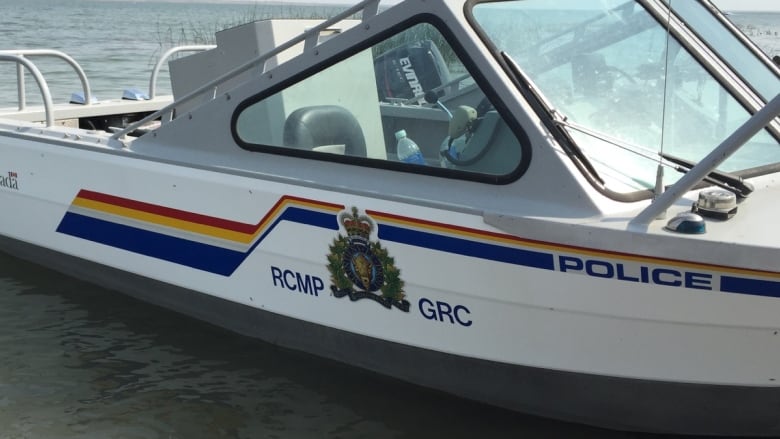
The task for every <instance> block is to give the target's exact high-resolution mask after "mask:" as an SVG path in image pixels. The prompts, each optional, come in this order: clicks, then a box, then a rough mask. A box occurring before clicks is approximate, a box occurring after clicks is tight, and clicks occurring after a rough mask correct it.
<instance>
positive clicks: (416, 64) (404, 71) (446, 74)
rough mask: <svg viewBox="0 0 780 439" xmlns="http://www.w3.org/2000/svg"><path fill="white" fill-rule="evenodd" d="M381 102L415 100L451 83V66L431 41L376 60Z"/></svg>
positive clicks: (407, 46)
mask: <svg viewBox="0 0 780 439" xmlns="http://www.w3.org/2000/svg"><path fill="white" fill-rule="evenodd" d="M374 74H375V75H376V85H377V92H378V94H379V99H380V100H383V101H388V100H392V99H404V100H406V99H412V98H415V97H418V96H420V97H421V96H422V95H424V94H425V91H426V90H430V89H433V88H436V87H438V86H440V85H443V84H446V83H447V82H449V80H450V71H449V69H448V68H447V63H446V62H445V61H444V58H443V57H442V56H441V52H439V48H438V47H436V44H434V43H433V41H431V40H423V41H417V42H413V43H408V44H404V45H402V46H399V47H396V48H393V49H390V50H388V51H386V52H384V53H382V54H381V55H379V56H378V57H376V58H375V59H374Z"/></svg>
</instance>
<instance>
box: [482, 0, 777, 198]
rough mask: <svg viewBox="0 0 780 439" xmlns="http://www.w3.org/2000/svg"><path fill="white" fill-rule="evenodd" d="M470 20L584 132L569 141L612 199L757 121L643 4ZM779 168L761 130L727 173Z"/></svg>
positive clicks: (513, 4) (498, 13)
mask: <svg viewBox="0 0 780 439" xmlns="http://www.w3.org/2000/svg"><path fill="white" fill-rule="evenodd" d="M472 15H473V17H474V21H475V24H476V25H477V26H478V27H479V28H481V31H482V32H483V34H484V35H485V36H486V37H487V38H488V39H490V40H491V42H492V44H493V45H495V46H496V48H497V49H498V50H499V51H502V52H505V53H506V54H507V55H508V56H509V57H510V58H511V59H512V60H514V61H515V62H516V63H517V64H518V66H519V68H520V69H521V70H522V71H523V72H524V73H525V74H526V75H527V76H528V77H529V78H530V79H531V81H533V82H534V84H535V86H536V87H537V88H538V89H539V91H540V92H541V93H542V94H543V95H544V96H545V98H546V99H547V100H548V102H549V103H550V105H552V106H553V107H554V108H555V109H556V110H557V111H558V112H560V113H561V114H562V115H563V116H565V117H566V118H567V119H568V120H569V121H571V122H573V123H574V124H576V125H578V126H581V127H583V128H585V130H574V129H569V132H570V135H571V137H572V138H573V139H574V141H575V142H577V144H578V145H579V146H580V148H581V149H582V150H583V151H584V152H585V154H587V155H588V157H589V159H590V160H591V161H592V162H593V164H594V166H595V167H596V169H597V171H598V172H599V173H600V174H601V176H602V177H604V180H605V181H606V182H607V187H608V188H610V189H612V190H616V191H619V192H630V191H634V190H640V189H648V188H652V187H653V186H654V184H655V178H656V165H657V159H658V157H659V153H661V152H663V153H665V154H669V155H673V156H676V157H680V158H683V159H686V160H688V161H692V162H697V161H699V160H701V159H702V158H703V157H704V156H706V155H707V154H708V153H709V152H710V151H711V150H712V149H714V148H715V147H716V146H717V145H718V144H720V142H721V141H723V140H724V139H725V138H726V137H727V136H728V135H729V134H731V133H732V132H733V131H734V130H735V129H736V128H738V127H739V126H740V125H741V124H743V123H744V122H745V121H746V120H747V119H748V118H749V117H750V116H751V114H750V113H749V112H748V111H747V110H746V109H745V108H744V107H743V106H742V105H741V104H740V103H739V101H737V99H735V98H734V96H732V95H731V94H730V92H729V91H728V90H727V89H726V88H725V87H723V85H722V84H721V83H720V82H719V81H718V80H717V79H716V78H715V77H714V76H713V75H712V74H711V73H710V72H709V71H708V70H707V69H706V68H705V67H704V66H703V65H702V64H701V63H700V62H699V61H698V60H697V59H696V58H695V57H694V56H692V55H691V53H690V52H689V51H688V50H687V49H686V48H685V47H683V46H682V45H681V44H680V43H679V41H678V40H677V39H675V38H674V36H673V35H670V34H669V33H668V32H667V29H666V27H665V26H664V24H662V23H660V22H659V21H658V20H657V19H656V18H654V17H653V16H652V15H651V14H650V13H649V12H648V11H647V10H646V9H645V8H644V7H643V6H642V5H641V4H639V3H638V2H634V1H628V2H627V1H625V0H519V1H504V2H489V3H478V4H475V5H474V6H473V9H472ZM724 41H725V40H724ZM778 91H780V90H775V93H777V92H778ZM584 132H588V134H584ZM594 132H595V133H597V134H596V135H594ZM600 134H603V135H600ZM614 140H617V141H614ZM777 162H780V146H778V142H777V140H776V139H775V138H774V137H773V136H772V135H771V134H770V133H769V132H768V131H766V130H763V131H761V132H759V133H758V134H757V135H756V136H754V137H753V138H752V139H751V140H750V141H749V142H748V143H747V144H746V145H744V146H743V147H742V148H741V149H740V150H739V151H737V153H735V154H734V155H733V156H732V157H730V158H729V159H728V160H726V161H725V162H724V163H723V164H722V165H721V167H720V169H721V170H723V171H727V172H737V171H743V170H747V169H752V168H758V167H762V166H765V165H769V164H774V163H777ZM672 177H673V178H667V180H666V183H671V182H672V181H673V180H674V179H676V178H678V177H679V176H672Z"/></svg>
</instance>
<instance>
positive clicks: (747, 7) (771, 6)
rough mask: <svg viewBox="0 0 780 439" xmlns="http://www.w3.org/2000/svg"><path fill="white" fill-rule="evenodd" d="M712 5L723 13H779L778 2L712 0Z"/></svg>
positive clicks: (767, 0) (765, 0)
mask: <svg viewBox="0 0 780 439" xmlns="http://www.w3.org/2000/svg"><path fill="white" fill-rule="evenodd" d="M686 1H687V0H686ZM713 3H715V5H716V6H717V7H718V8H720V9H721V10H724V11H774V12H780V0H713Z"/></svg>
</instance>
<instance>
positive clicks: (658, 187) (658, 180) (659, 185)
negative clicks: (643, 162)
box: [654, 0, 672, 219]
mask: <svg viewBox="0 0 780 439" xmlns="http://www.w3.org/2000/svg"><path fill="white" fill-rule="evenodd" d="M667 8H668V9H667V15H666V50H665V51H664V52H665V53H664V97H663V100H662V106H661V150H660V151H659V155H660V156H661V157H663V156H664V139H665V138H666V97H667V90H668V87H669V41H670V39H671V27H672V0H669V3H668V4H667ZM663 192H664V167H663V165H662V164H661V163H660V162H659V163H658V168H657V170H656V173H655V191H654V193H655V198H658V197H660V196H661V194H663ZM664 218H666V211H665V210H664V211H661V212H660V213H659V214H658V216H657V217H656V219H664Z"/></svg>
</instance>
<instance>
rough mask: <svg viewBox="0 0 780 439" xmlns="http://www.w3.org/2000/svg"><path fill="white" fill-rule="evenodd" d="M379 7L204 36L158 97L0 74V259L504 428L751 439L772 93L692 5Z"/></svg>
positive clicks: (748, 60) (761, 326)
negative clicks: (528, 424) (1, 89)
mask: <svg viewBox="0 0 780 439" xmlns="http://www.w3.org/2000/svg"><path fill="white" fill-rule="evenodd" d="M380 6H381V5H380V4H379V1H378V0H366V1H364V2H361V3H359V4H357V5H355V6H354V7H350V8H348V9H346V10H344V12H343V13H340V14H339V15H337V16H334V17H333V18H332V19H329V20H326V21H307V20H267V21H259V22H254V23H249V24H245V25H242V26H239V27H236V28H232V29H227V30H224V31H221V32H219V33H217V35H216V41H217V45H216V47H211V46H210V47H199V48H194V49H193V48H183V49H182V50H191V51H193V52H194V53H191V54H189V55H188V56H184V57H179V58H177V59H174V60H172V61H170V62H169V65H170V76H171V81H172V90H173V96H169V97H160V96H155V95H154V93H153V90H154V83H155V80H152V81H150V82H151V86H150V93H131V94H130V96H129V97H128V99H124V100H117V101H103V102H100V103H93V102H92V100H91V99H90V91H89V86H88V81H87V80H86V76H85V75H83V71H82V70H81V69H80V67H79V66H78V63H77V62H76V61H75V60H73V59H72V58H70V57H68V56H67V55H65V54H64V53H61V52H56V51H47V50H45V49H39V50H28V51H13V50H6V51H2V52H0V61H3V62H6V63H13V64H16V65H17V66H18V67H19V69H20V70H24V71H27V72H29V75H30V76H32V77H33V78H34V79H35V82H36V84H35V85H36V86H37V89H38V90H40V93H41V96H42V102H43V104H42V105H36V106H29V105H25V102H24V101H23V99H22V98H23V97H24V95H25V93H24V91H23V90H24V86H23V84H21V79H16V80H17V81H18V82H19V83H20V86H21V88H20V90H22V92H21V93H20V102H19V106H18V107H14V108H7V109H4V110H2V111H0V157H2V159H1V160H0V175H2V177H1V178H0V203H2V207H3V214H2V215H0V248H1V249H2V250H3V251H4V252H7V253H9V254H11V255H14V256H17V257H20V258H25V259H29V260H32V261H35V262H37V263H40V264H42V265H45V266H47V267H51V268H54V269H56V270H60V271H63V272H65V273H67V274H69V275H71V276H75V277H78V278H82V279H85V280H87V281H90V282H94V283H96V284H99V285H102V286H105V287H108V288H113V289H116V290H119V291H122V292H124V293H127V294H130V295H132V296H135V297H138V298H141V299H143V300H147V301H149V302H153V303H156V304H159V305H162V306H165V307H169V308H172V309H174V310H177V311H179V312H182V313H185V314H188V315H190V316H194V317H196V318H199V319H203V320H205V321H208V322H212V323H214V324H216V325H221V326H224V327H226V328H229V329H231V330H233V331H236V332H238V333H241V334H246V335H249V336H252V337H257V338H259V339H262V340H265V341H269V342H273V343H278V344H279V345H283V346H286V347H288V348H292V349H296V350H301V351H306V352H310V353H313V354H315V355H320V356H323V357H327V358H331V359H334V360H338V361H340V362H344V363H347V364H350V365H354V366H356V367H360V368H365V369H369V370H372V371H375V372H378V373H381V374H385V375H389V376H391V377H395V378H398V379H400V380H404V381H408V382H412V383H416V384H419V385H421V386H425V387H429V388H433V389H438V390H442V391H444V392H448V393H451V394H453V395H457V396H459V397H464V398H469V399H473V400H476V401H482V402H484V403H487V404H492V405H495V406H500V407H504V408H508V409H511V410H516V411H520V412H524V413H531V414H536V415H541V416H545V417H550V418H556V419H562V420H566V421H573V422H579V423H584V424H591V425H597V426H601V427H607V428H611V429H620V430H634V431H645V432H658V433H685V434H702V435H751V436H778V435H780V231H778V229H777V227H778V218H780V203H778V200H779V199H780V145H779V144H778V139H780V121H779V120H778V114H779V113H780V97H778V93H780V70H779V69H778V66H777V65H775V64H774V63H773V62H772V61H771V60H770V58H769V57H768V56H767V55H765V54H764V53H762V52H761V51H760V49H759V48H758V47H757V46H756V45H754V44H753V43H752V42H751V41H750V40H748V39H747V38H746V37H745V36H744V35H743V34H742V33H740V32H739V30H738V29H737V28H736V27H735V26H734V25H733V24H732V23H731V22H730V21H729V20H728V19H727V18H726V16H725V15H724V14H723V13H722V12H720V11H719V10H718V9H717V8H716V7H715V6H714V5H713V4H712V3H711V2H710V1H709V0H696V1H693V0H691V1H688V0H686V1H681V0H636V1H627V0H577V1H571V0H507V1H478V0H476V1H465V2H464V1H459V0H407V1H404V2H401V3H399V4H395V5H391V6H390V7H380ZM167 55H168V54H166V56H167ZM37 56H57V57H60V58H61V59H63V60H65V61H67V62H68V63H69V64H70V65H71V66H73V67H74V71H75V73H76V74H77V75H78V76H79V77H80V78H82V81H81V82H82V83H83V85H84V87H83V88H84V90H83V94H82V96H81V97H82V99H76V100H75V101H74V103H70V104H57V105H55V104H53V103H52V99H51V94H50V92H49V89H48V86H47V83H46V78H45V77H44V76H43V75H42V74H40V72H39V70H38V69H37V67H36V65H35V60H36V59H37V58H36V57H37ZM161 62H162V61H161ZM157 67H159V64H158V66H157ZM157 72H158V69H157V68H155V71H154V72H153V76H154V75H155V74H156V73H157ZM20 77H24V75H20ZM28 77H29V76H28ZM14 79H15V78H10V79H9V81H8V83H9V84H13V81H14ZM28 88H30V89H32V87H28Z"/></svg>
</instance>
